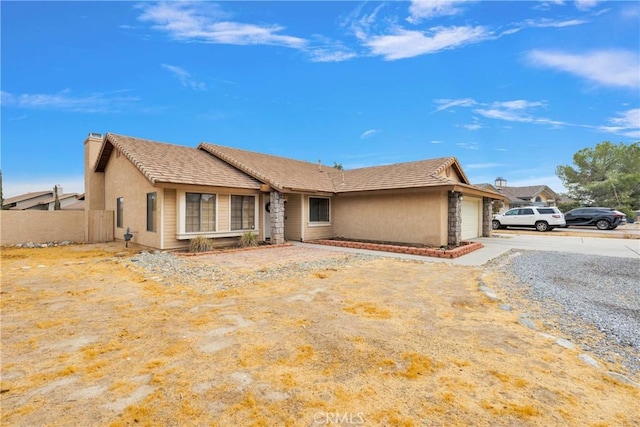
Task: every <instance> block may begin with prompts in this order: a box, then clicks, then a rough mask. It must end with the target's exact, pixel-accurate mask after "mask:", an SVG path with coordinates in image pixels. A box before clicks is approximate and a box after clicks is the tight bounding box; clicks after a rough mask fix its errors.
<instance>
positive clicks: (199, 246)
mask: <svg viewBox="0 0 640 427" xmlns="http://www.w3.org/2000/svg"><path fill="white" fill-rule="evenodd" d="M214 248H215V245H214V243H213V239H208V238H206V237H202V236H198V237H194V238H193V239H191V240H189V252H208V251H212V250H213V249H214Z"/></svg>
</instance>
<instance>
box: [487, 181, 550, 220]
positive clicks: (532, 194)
mask: <svg viewBox="0 0 640 427" xmlns="http://www.w3.org/2000/svg"><path fill="white" fill-rule="evenodd" d="M477 186H478V187H481V188H484V189H487V190H491V191H495V192H497V193H500V194H502V195H503V196H504V199H505V201H506V203H503V204H502V206H501V208H500V210H499V211H498V213H504V212H506V211H507V210H509V209H512V208H519V207H522V206H557V204H558V202H559V201H560V200H561V199H562V197H561V196H560V195H558V194H557V193H556V192H555V191H553V190H552V189H551V188H550V187H549V186H547V185H544V184H540V185H528V186H524V187H514V186H509V185H507V180H506V179H504V178H501V177H498V178H496V180H495V183H494V184H486V183H483V184H477Z"/></svg>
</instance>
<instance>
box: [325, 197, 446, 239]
mask: <svg viewBox="0 0 640 427" xmlns="http://www.w3.org/2000/svg"><path fill="white" fill-rule="evenodd" d="M332 206H333V212H332V213H333V215H332V218H333V220H332V222H333V230H334V234H335V236H336V237H344V238H352V239H362V240H378V241H386V242H405V243H419V244H426V245H434V246H439V245H446V244H447V194H446V192H444V191H440V192H407V193H386V194H377V195H357V196H352V195H342V194H340V195H338V196H337V197H334V198H333V203H332Z"/></svg>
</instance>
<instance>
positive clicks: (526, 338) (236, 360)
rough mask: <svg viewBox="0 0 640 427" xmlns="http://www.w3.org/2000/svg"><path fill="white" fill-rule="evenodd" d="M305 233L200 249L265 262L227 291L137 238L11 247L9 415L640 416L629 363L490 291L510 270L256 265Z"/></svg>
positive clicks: (485, 420)
mask: <svg viewBox="0 0 640 427" xmlns="http://www.w3.org/2000/svg"><path fill="white" fill-rule="evenodd" d="M300 250H301V248H296V247H289V248H274V249H259V250H255V251H250V252H239V253H235V254H229V255H215V256H208V257H206V258H199V257H193V258H188V259H185V261H184V262H188V263H190V264H189V265H190V266H191V267H193V268H198V264H199V263H200V264H202V265H204V264H208V265H216V264H217V265H219V266H220V267H221V268H222V267H224V269H225V270H224V271H225V274H227V276H228V274H233V272H234V271H236V272H237V274H238V275H242V276H243V277H244V278H245V279H247V278H249V279H251V278H253V277H256V279H255V280H252V279H251V280H243V281H241V282H239V284H238V285H236V286H230V285H227V286H225V288H224V290H217V288H216V286H215V280H216V278H215V277H212V278H211V279H210V280H208V281H207V280H204V279H203V280H202V281H201V282H200V283H199V284H198V285H197V286H194V284H193V283H185V281H184V280H183V279H180V278H178V277H177V276H176V277H177V278H176V279H175V280H172V279H171V277H169V278H167V277H163V278H160V277H157V275H154V274H151V273H146V272H145V271H143V270H142V269H141V268H140V267H139V266H137V265H136V263H135V262H132V261H131V255H133V253H134V252H133V251H131V252H130V253H129V254H123V253H120V254H118V255H119V256H118V257H115V256H114V254H115V252H122V251H123V249H122V247H121V246H120V247H116V246H112V245H106V246H105V245H102V246H97V245H83V246H69V247H64V248H55V247H54V248H46V249H4V250H3V251H2V289H1V307H2V342H1V343H2V349H1V356H2V381H1V392H2V393H1V395H0V396H1V404H2V406H1V408H2V418H1V423H2V425H6V426H10V425H18V426H33V425H52V426H67V425H76V426H93V425H112V426H120V425H154V426H156V425H166V426H186V425H213V426H217V425H220V426H229V425H238V426H244V425H263V426H284V425H291V426H310V425H367V426H377V425H385V426H412V425H414V426H449V425H479V426H489V425H491V426H505V425H507V426H528V425H530V426H534V425H535V426H539V425H563V426H564V425H574V426H607V425H610V426H638V425H640V406H639V405H638V402H639V401H640V389H638V388H635V387H633V386H631V385H627V384H625V383H623V382H621V381H619V380H617V379H614V378H612V377H611V376H609V375H607V371H617V372H623V373H624V371H622V370H621V367H619V366H614V365H611V364H608V363H607V362H606V361H602V360H598V362H599V363H600V368H594V367H592V366H589V365H587V364H586V363H584V362H583V361H581V360H580V359H578V357H577V356H578V355H579V354H580V353H581V351H578V350H569V349H566V348H563V347H561V346H559V345H556V344H553V340H550V339H549V338H548V337H545V336H544V335H542V334H541V333H540V332H541V331H544V332H549V333H556V331H553V330H548V329H545V327H544V326H542V325H539V329H538V330H536V331H534V330H531V329H528V328H525V327H523V326H522V325H520V324H519V323H518V314H517V313H516V312H509V311H505V310H501V309H500V308H499V306H498V303H495V302H491V301H489V300H488V299H487V297H486V296H485V295H484V294H483V293H481V292H479V291H478V290H477V283H478V278H479V277H480V275H481V274H483V273H485V279H484V280H485V281H486V282H488V284H489V285H490V286H491V284H492V283H491V282H492V281H494V280H495V281H498V280H504V278H501V277H497V276H496V275H495V274H487V273H486V272H483V271H482V269H479V268H471V267H456V266H451V265H448V264H441V263H416V262H406V261H400V260H393V259H382V258H375V259H355V258H348V257H347V255H344V254H340V255H337V254H336V253H334V252H333V251H327V250H325V249H322V250H320V249H318V250H315V249H310V250H307V251H305V252H304V253H303V254H302V255H303V258H304V257H306V258H309V259H312V260H317V259H319V258H321V257H329V256H333V257H345V258H344V260H343V261H341V262H342V264H341V265H340V266H339V267H336V268H324V269H317V270H313V269H309V270H308V271H303V272H301V273H300V274H298V275H293V276H291V277H284V278H275V279H267V280H262V279H257V278H258V277H259V275H257V272H259V271H264V269H265V268H267V267H266V266H267V265H269V262H270V261H269V259H270V257H271V262H273V261H274V260H279V259H280V260H283V259H287V260H296V261H300V259H299V257H297V256H296V254H297V252H295V251H300ZM287 257H289V258H287ZM180 277H182V276H180ZM625 374H626V373H625ZM634 380H635V381H638V378H634Z"/></svg>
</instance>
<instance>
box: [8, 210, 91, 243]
mask: <svg viewBox="0 0 640 427" xmlns="http://www.w3.org/2000/svg"><path fill="white" fill-rule="evenodd" d="M84 221H85V212H84V211H0V244H1V245H14V244H16V243H27V242H34V243H44V242H60V241H64V240H69V241H71V242H84V241H85V230H84V223H85V222H84Z"/></svg>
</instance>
